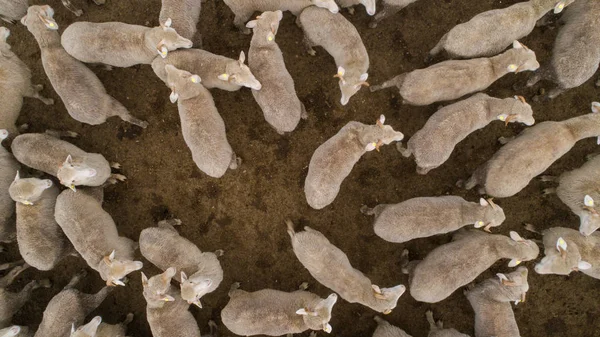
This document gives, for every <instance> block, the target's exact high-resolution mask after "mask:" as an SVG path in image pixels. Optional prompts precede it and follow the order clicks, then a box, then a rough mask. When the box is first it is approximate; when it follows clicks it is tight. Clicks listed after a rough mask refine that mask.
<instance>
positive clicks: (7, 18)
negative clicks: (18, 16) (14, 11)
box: [0, 14, 15, 24]
mask: <svg viewBox="0 0 600 337" xmlns="http://www.w3.org/2000/svg"><path fill="white" fill-rule="evenodd" d="M0 19H2V20H3V21H6V22H8V23H10V24H13V23H15V20H13V19H11V18H9V17H6V16H4V15H1V14H0Z"/></svg>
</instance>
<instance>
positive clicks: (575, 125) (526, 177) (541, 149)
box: [459, 102, 600, 198]
mask: <svg viewBox="0 0 600 337" xmlns="http://www.w3.org/2000/svg"><path fill="white" fill-rule="evenodd" d="M592 112H600V103H597V102H594V103H593V104H592ZM598 136H600V114H598V113H591V114H587V115H583V116H578V117H573V118H570V119H567V120H563V121H560V122H555V121H547V122H543V123H540V124H537V125H536V126H534V127H531V128H529V129H527V130H525V131H523V132H521V134H519V135H518V136H517V137H516V138H515V139H513V140H511V141H509V142H508V143H507V144H506V145H504V146H503V147H502V148H500V150H498V151H497V152H496V153H495V154H494V156H493V157H492V158H491V159H490V160H488V161H487V162H486V163H485V164H483V165H481V166H479V167H478V168H477V169H476V170H475V172H473V175H472V176H471V177H470V178H469V179H468V180H467V181H466V182H465V183H464V187H465V188H466V189H471V188H473V187H475V186H476V185H479V186H480V187H481V189H480V191H479V192H480V193H486V194H488V195H490V196H492V197H497V198H506V197H510V196H513V195H515V194H517V193H518V192H519V191H521V190H522V189H523V188H525V187H526V186H527V185H528V184H529V182H530V181H531V179H533V178H534V177H536V176H538V175H540V174H541V173H542V172H544V171H545V170H546V169H548V167H550V165H552V163H554V162H555V161H556V160H558V159H559V158H560V157H562V156H563V155H564V154H565V153H567V152H569V150H571V148H572V147H573V146H574V145H575V143H576V142H578V141H579V140H581V139H584V138H588V137H598ZM459 185H460V184H459Z"/></svg>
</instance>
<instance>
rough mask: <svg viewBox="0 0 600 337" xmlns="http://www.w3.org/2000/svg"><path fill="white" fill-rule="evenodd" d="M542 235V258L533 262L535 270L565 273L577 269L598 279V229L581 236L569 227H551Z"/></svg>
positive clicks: (599, 263) (543, 272)
mask: <svg viewBox="0 0 600 337" xmlns="http://www.w3.org/2000/svg"><path fill="white" fill-rule="evenodd" d="M542 234H543V235H544V238H543V242H544V254H545V256H544V258H542V261H540V262H539V263H538V264H536V265H535V272H536V273H538V274H556V275H569V274H570V273H571V272H573V271H581V272H582V273H584V274H586V275H588V276H591V277H593V278H595V279H600V258H598V256H600V255H599V254H600V233H598V232H595V233H592V234H591V235H589V236H582V235H581V234H580V233H579V232H578V231H576V230H574V229H571V228H564V227H553V228H550V229H547V230H545V231H543V232H542Z"/></svg>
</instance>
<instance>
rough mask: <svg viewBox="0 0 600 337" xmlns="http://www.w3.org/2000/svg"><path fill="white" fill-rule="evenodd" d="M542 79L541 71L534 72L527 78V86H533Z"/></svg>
mask: <svg viewBox="0 0 600 337" xmlns="http://www.w3.org/2000/svg"><path fill="white" fill-rule="evenodd" d="M541 80H542V74H540V73H539V72H537V73H535V74H533V76H531V77H530V78H529V79H528V80H527V87H533V86H534V85H536V84H537V83H538V82H539V81H541Z"/></svg>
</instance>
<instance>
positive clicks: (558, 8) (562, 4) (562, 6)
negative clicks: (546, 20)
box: [554, 0, 566, 14]
mask: <svg viewBox="0 0 600 337" xmlns="http://www.w3.org/2000/svg"><path fill="white" fill-rule="evenodd" d="M565 3H566V0H560V1H559V2H558V3H556V6H554V14H558V13H560V12H562V11H563V9H565Z"/></svg>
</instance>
